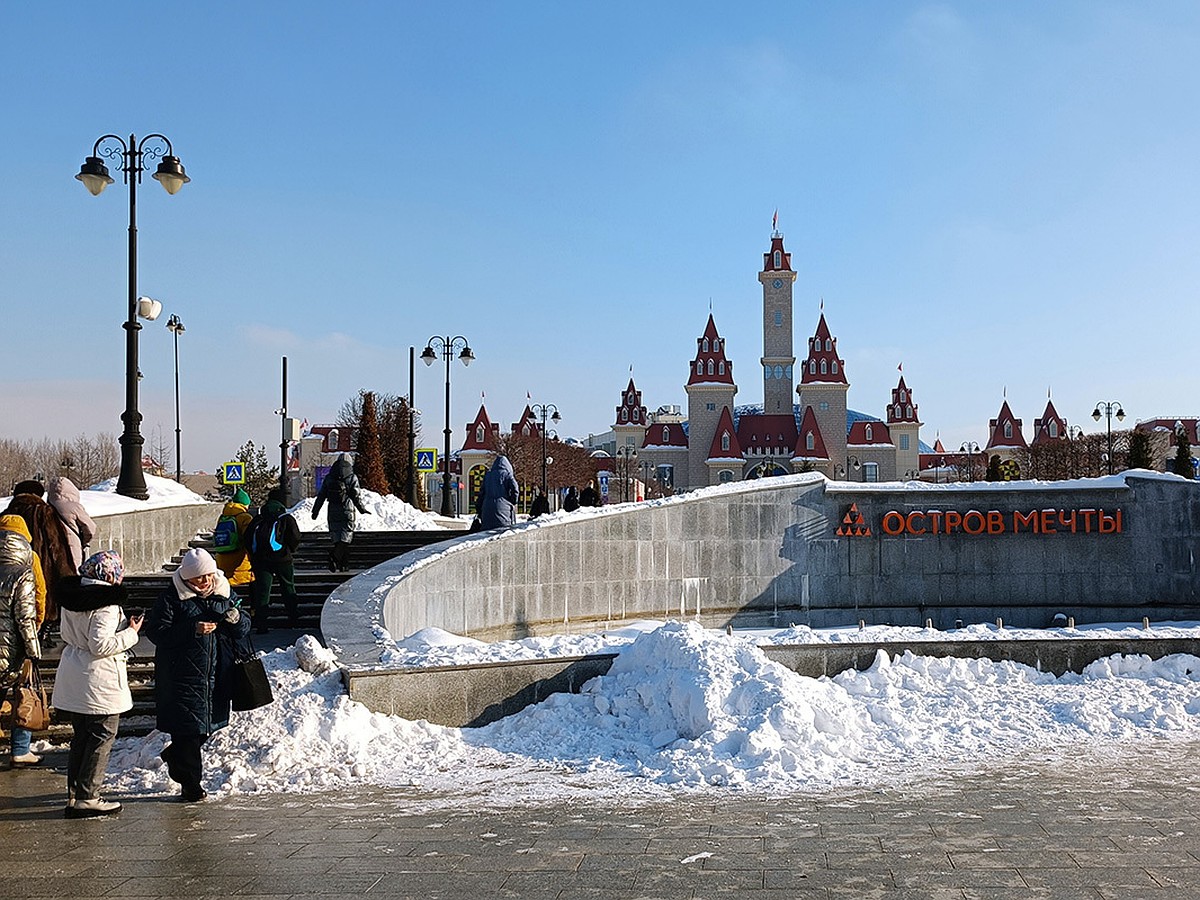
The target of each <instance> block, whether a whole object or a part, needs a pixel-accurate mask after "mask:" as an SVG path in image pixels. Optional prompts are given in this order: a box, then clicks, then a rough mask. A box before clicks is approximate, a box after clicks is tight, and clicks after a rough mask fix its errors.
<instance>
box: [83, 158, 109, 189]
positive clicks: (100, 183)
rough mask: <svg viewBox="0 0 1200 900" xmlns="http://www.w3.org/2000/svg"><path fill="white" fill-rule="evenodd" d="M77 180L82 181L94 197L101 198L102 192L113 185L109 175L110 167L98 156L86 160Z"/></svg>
mask: <svg viewBox="0 0 1200 900" xmlns="http://www.w3.org/2000/svg"><path fill="white" fill-rule="evenodd" d="M75 179H76V181H82V182H83V186H84V187H85V188H87V189H88V193H89V194H91V195H92V196H93V197H99V196H100V192H101V191H103V190H104V189H105V188H106V187H108V186H109V185H110V184H112V183H113V180H112V177H111V176H110V175H109V174H108V166H106V165H105V164H104V163H103V162H102V161H101V159H100V157H98V156H89V157H88V158H87V159H86V160H84V163H83V165H82V166H80V167H79V174H78V175H76V176H75Z"/></svg>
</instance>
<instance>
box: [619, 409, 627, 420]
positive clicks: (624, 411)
mask: <svg viewBox="0 0 1200 900" xmlns="http://www.w3.org/2000/svg"><path fill="white" fill-rule="evenodd" d="M621 421H622V422H628V421H629V410H627V409H622V410H621Z"/></svg>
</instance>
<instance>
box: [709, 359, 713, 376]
mask: <svg viewBox="0 0 1200 900" xmlns="http://www.w3.org/2000/svg"><path fill="white" fill-rule="evenodd" d="M708 374H709V375H712V374H713V361H712V360H711V359H710V360H709V361H708Z"/></svg>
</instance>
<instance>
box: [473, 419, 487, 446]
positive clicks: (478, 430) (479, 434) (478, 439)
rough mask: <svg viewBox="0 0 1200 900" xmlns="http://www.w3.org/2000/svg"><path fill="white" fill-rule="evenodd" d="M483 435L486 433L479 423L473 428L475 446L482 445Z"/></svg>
mask: <svg viewBox="0 0 1200 900" xmlns="http://www.w3.org/2000/svg"><path fill="white" fill-rule="evenodd" d="M485 433H486V432H485V431H484V429H483V423H482V422H481V423H480V424H478V425H476V426H475V443H477V444H482V443H483V436H484V434H485Z"/></svg>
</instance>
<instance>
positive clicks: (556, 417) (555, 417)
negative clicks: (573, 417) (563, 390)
mask: <svg viewBox="0 0 1200 900" xmlns="http://www.w3.org/2000/svg"><path fill="white" fill-rule="evenodd" d="M550 421H551V422H561V421H562V416H560V415H559V414H558V410H557V409H556V410H555V411H554V415H552V416H551V417H550Z"/></svg>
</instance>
